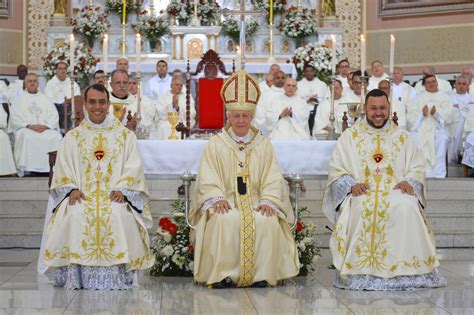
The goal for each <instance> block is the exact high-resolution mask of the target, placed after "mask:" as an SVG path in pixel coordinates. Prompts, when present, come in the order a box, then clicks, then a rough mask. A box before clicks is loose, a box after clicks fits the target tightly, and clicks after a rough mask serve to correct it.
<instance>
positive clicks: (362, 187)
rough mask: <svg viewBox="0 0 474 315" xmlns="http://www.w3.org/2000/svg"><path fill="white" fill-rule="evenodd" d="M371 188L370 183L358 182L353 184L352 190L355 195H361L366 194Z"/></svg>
mask: <svg viewBox="0 0 474 315" xmlns="http://www.w3.org/2000/svg"><path fill="white" fill-rule="evenodd" d="M368 189H369V185H367V184H364V183H358V184H355V185H354V186H352V188H351V191H352V195H353V196H354V197H359V196H362V195H363V194H365V192H366V191H367V190H368Z"/></svg>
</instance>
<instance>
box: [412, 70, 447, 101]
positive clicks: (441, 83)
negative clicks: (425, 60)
mask: <svg viewBox="0 0 474 315" xmlns="http://www.w3.org/2000/svg"><path fill="white" fill-rule="evenodd" d="M422 75H423V78H424V77H426V76H427V75H434V76H436V81H437V82H438V90H440V91H441V92H444V93H446V94H447V95H448V96H450V95H451V93H452V92H453V87H452V86H451V83H449V82H448V81H446V80H444V79H441V78H440V77H438V76H437V75H436V72H435V68H434V67H433V66H424V67H423V69H422ZM423 78H422V79H421V80H419V81H418V82H416V84H415V92H416V93H417V94H418V93H420V92H423V91H424V90H425V87H424V86H423Z"/></svg>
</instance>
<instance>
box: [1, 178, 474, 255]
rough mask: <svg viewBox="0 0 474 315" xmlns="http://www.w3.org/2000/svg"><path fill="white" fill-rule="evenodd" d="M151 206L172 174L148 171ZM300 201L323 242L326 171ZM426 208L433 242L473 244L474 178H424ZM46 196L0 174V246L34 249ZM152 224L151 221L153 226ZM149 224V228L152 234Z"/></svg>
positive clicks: (169, 194)
mask: <svg viewBox="0 0 474 315" xmlns="http://www.w3.org/2000/svg"><path fill="white" fill-rule="evenodd" d="M147 178H148V180H147V182H148V187H149V190H150V194H151V199H152V201H151V210H152V214H153V217H154V218H155V219H156V218H158V217H160V216H162V215H168V214H169V213H170V210H171V204H172V203H173V202H174V201H175V200H176V199H177V187H178V186H179V185H180V184H181V182H180V180H178V179H176V178H169V177H168V178H163V177H157V176H147ZM305 186H306V188H307V191H306V192H305V193H303V194H302V197H301V206H303V207H307V208H308V212H306V213H305V214H304V215H303V218H304V219H305V220H310V221H312V222H314V223H316V225H317V227H318V236H319V242H320V245H321V246H322V247H327V246H328V240H329V237H330V231H329V230H328V229H326V228H325V226H330V223H329V221H328V220H327V219H326V218H325V216H324V214H323V213H322V210H321V204H322V195H323V192H324V189H325V186H326V177H325V176H311V177H307V178H306V179H305ZM427 188H428V206H427V209H426V212H427V215H428V218H429V221H430V223H431V224H432V226H433V230H434V232H435V235H436V239H437V246H438V247H474V181H473V180H472V179H465V178H447V179H442V180H428V185H427ZM47 200H48V192H47V179H46V178H0V247H1V248H8V247H26V248H37V247H39V245H40V242H41V233H42V230H43V225H44V214H45V211H46V205H47ZM155 227H156V226H155ZM153 231H154V229H153V230H151V233H153Z"/></svg>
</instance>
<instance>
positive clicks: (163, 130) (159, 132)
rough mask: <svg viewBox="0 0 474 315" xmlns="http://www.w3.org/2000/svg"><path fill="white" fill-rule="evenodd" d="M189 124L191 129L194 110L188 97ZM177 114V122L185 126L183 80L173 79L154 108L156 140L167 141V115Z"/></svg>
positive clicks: (193, 122)
mask: <svg viewBox="0 0 474 315" xmlns="http://www.w3.org/2000/svg"><path fill="white" fill-rule="evenodd" d="M190 97H191V99H190V105H189V107H190V119H191V120H190V122H191V127H192V126H194V125H195V123H196V121H195V117H196V109H195V105H194V100H193V98H192V96H190ZM176 112H179V121H178V123H180V122H182V123H183V124H184V125H186V94H185V93H184V92H183V79H181V78H174V79H173V80H172V81H171V88H170V89H169V90H168V91H166V93H165V94H164V95H162V96H161V97H160V98H159V99H158V103H157V104H156V107H155V113H156V114H155V126H154V136H155V138H156V139H158V140H168V137H169V136H170V135H171V123H170V122H169V120H168V113H176Z"/></svg>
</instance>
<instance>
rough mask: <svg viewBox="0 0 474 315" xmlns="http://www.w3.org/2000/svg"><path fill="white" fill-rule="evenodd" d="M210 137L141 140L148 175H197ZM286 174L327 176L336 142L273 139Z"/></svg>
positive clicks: (142, 155) (139, 143)
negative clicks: (200, 138)
mask: <svg viewBox="0 0 474 315" xmlns="http://www.w3.org/2000/svg"><path fill="white" fill-rule="evenodd" d="M206 143H207V140H182V141H167V140H139V141H138V145H139V147H140V152H141V157H142V160H143V164H144V169H145V174H154V175H182V174H183V172H184V171H190V172H191V173H194V174H196V173H197V170H198V168H199V161H200V159H201V154H202V151H203V149H204V146H205V145H206ZM272 143H273V147H274V148H275V152H276V155H277V159H278V162H279V163H280V167H281V168H282V171H283V173H284V174H289V173H294V174H299V175H327V173H328V168H329V160H330V159H331V155H332V151H333V150H334V147H335V146H336V141H317V140H309V141H272Z"/></svg>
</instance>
